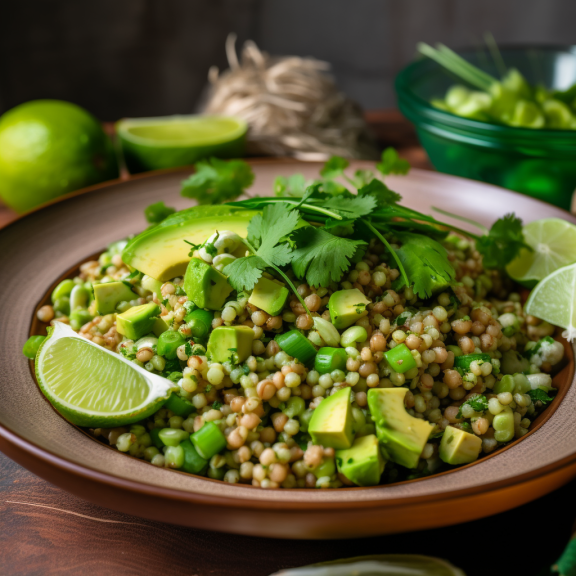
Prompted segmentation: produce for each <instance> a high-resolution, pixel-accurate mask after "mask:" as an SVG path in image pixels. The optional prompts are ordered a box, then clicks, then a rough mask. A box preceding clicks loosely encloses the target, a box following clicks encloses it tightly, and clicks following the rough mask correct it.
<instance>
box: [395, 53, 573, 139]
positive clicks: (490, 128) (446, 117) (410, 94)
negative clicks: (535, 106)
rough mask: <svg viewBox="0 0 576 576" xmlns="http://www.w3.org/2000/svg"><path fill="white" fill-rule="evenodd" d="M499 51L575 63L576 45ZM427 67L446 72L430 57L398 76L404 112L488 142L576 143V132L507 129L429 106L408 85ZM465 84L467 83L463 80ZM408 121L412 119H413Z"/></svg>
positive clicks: (512, 127)
mask: <svg viewBox="0 0 576 576" xmlns="http://www.w3.org/2000/svg"><path fill="white" fill-rule="evenodd" d="M499 48H500V52H502V53H505V52H506V51H507V50H514V51H522V50H540V51H542V52H554V51H555V52H563V53H565V54H567V55H571V56H573V58H574V59H575V61H576V44H504V45H502V46H500V47H499ZM455 52H456V53H457V54H458V55H459V56H465V55H468V54H470V53H476V52H477V49H474V48H472V47H466V48H460V49H458V50H455ZM426 67H427V68H431V69H432V71H434V72H440V71H443V70H444V69H443V68H442V67H441V66H440V64H438V63H437V62H434V61H433V60H430V58H425V57H422V58H419V59H417V60H413V61H412V62H410V63H409V64H407V65H406V66H405V67H404V68H402V70H400V72H398V74H397V75H396V78H395V80H394V88H395V90H396V96H397V99H398V104H399V106H400V108H402V109H403V110H402V111H403V112H404V111H405V109H409V110H410V111H411V112H412V113H413V115H414V116H415V117H416V116H420V117H423V118H427V119H429V120H434V121H435V122H438V123H440V124H444V125H445V126H448V127H451V128H456V129H461V130H463V131H467V132H473V133H475V134H477V135H479V136H480V135H481V136H483V137H484V138H486V139H498V140H500V139H501V137H502V136H503V135H506V136H507V137H509V138H512V137H517V138H520V139H525V140H526V139H528V140H533V139H540V137H541V136H543V137H553V138H554V139H555V140H560V141H566V142H567V143H574V144H576V131H575V130H560V129H557V128H556V129H550V128H548V129H534V128H523V127H519V126H506V125H504V124H496V123H494V122H481V121H480V120H473V119H471V118H464V117H463V116H457V115H456V114H452V113H451V112H446V111H445V110H440V109H439V108H435V107H434V106H432V105H431V104H430V102H428V100H425V99H424V98H422V97H420V96H418V95H417V94H416V93H415V92H414V91H413V90H412V88H411V84H410V82H409V76H410V75H411V74H412V73H413V72H420V71H421V69H422V71H424V70H425V69H426ZM444 73H445V74H446V75H449V74H450V73H449V72H448V71H444ZM462 82H463V83H464V81H462ZM575 82H576V79H575ZM409 119H410V120H411V118H409ZM532 137H534V138H532Z"/></svg>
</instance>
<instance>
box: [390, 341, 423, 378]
mask: <svg viewBox="0 0 576 576" xmlns="http://www.w3.org/2000/svg"><path fill="white" fill-rule="evenodd" d="M384 356H385V357H386V360H388V364H390V367H391V368H392V370H394V372H399V373H400V374H404V372H408V370H411V369H412V368H416V360H414V356H412V353H411V352H410V349H409V348H408V346H406V344H398V346H395V347H394V348H392V350H388V351H387V352H384Z"/></svg>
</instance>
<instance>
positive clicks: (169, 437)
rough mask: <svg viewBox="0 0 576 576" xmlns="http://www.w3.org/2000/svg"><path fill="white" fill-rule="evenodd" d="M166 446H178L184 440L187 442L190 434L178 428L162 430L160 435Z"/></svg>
mask: <svg viewBox="0 0 576 576" xmlns="http://www.w3.org/2000/svg"><path fill="white" fill-rule="evenodd" d="M158 436H159V438H160V440H162V443H163V444H164V446H178V444H180V442H182V441H183V440H187V439H188V438H189V437H190V434H188V432H186V431H185V430H178V429H177V428H162V430H160V432H159V434H158Z"/></svg>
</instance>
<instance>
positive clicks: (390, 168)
mask: <svg viewBox="0 0 576 576" xmlns="http://www.w3.org/2000/svg"><path fill="white" fill-rule="evenodd" d="M376 168H377V169H378V171H379V172H381V173H382V174H384V175H385V176H386V175H388V174H408V171H409V170H410V162H408V160H404V159H403V158H400V156H398V152H396V150H395V149H394V148H386V150H384V152H382V161H381V162H379V163H378V164H376Z"/></svg>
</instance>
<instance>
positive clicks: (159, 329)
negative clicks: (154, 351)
mask: <svg viewBox="0 0 576 576" xmlns="http://www.w3.org/2000/svg"><path fill="white" fill-rule="evenodd" d="M169 328H170V326H168V324H166V321H165V320H163V319H162V318H161V317H160V316H158V318H154V325H153V326H152V332H154V336H160V334H164V332H166V330H168V329H169Z"/></svg>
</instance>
